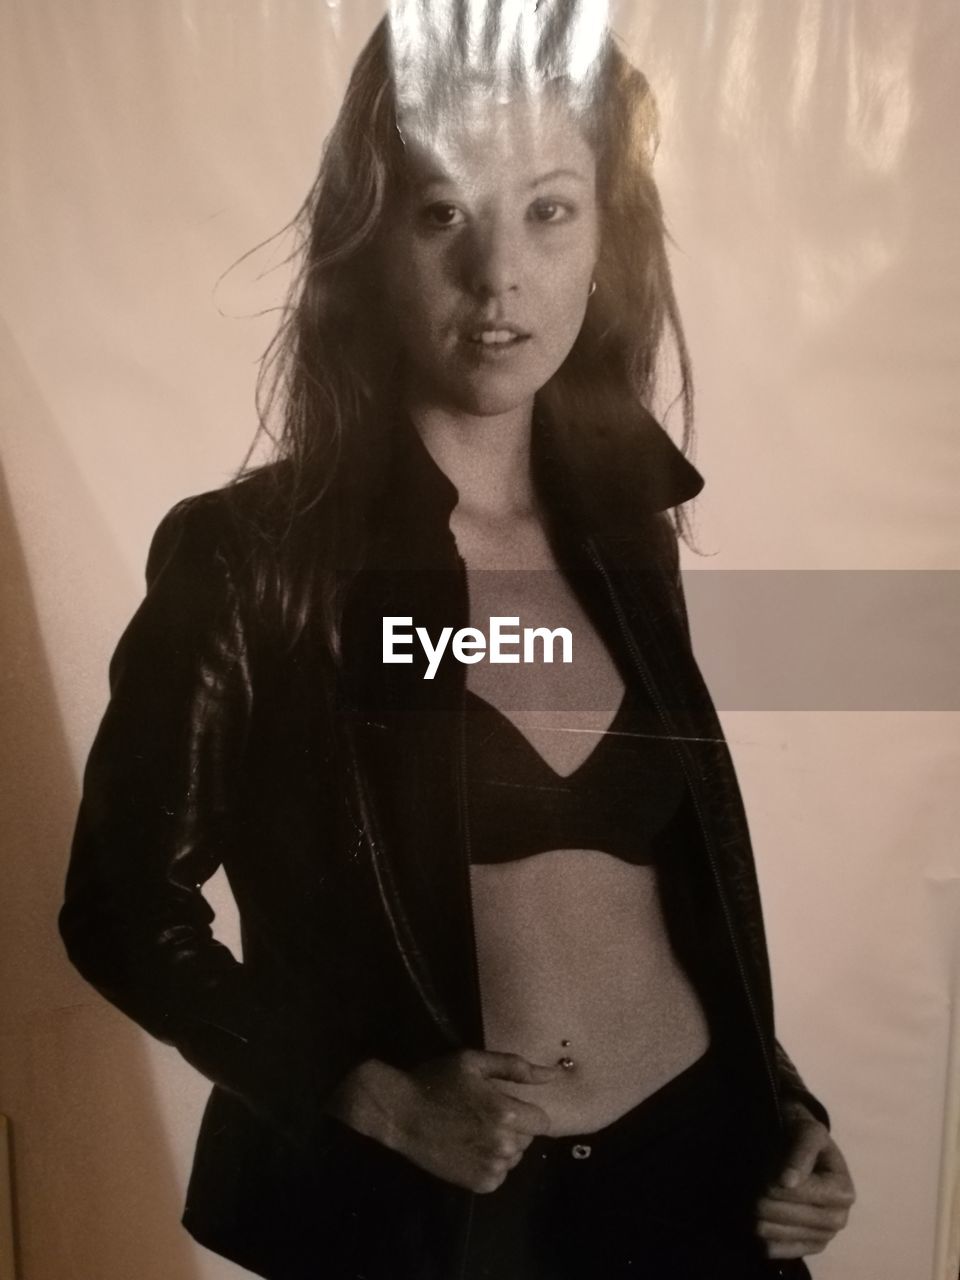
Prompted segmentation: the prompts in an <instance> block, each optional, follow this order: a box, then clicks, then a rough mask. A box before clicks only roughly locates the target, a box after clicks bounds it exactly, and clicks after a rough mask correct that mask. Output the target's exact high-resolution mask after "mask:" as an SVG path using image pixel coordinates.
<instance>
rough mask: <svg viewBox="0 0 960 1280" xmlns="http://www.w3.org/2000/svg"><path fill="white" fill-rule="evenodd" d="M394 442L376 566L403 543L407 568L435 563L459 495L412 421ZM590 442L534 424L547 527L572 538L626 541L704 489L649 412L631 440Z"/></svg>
mask: <svg viewBox="0 0 960 1280" xmlns="http://www.w3.org/2000/svg"><path fill="white" fill-rule="evenodd" d="M391 437H392V440H393V449H392V456H391V459H390V463H389V465H388V467H387V468H386V474H385V483H384V487H383V493H382V501H381V503H380V510H379V511H378V513H377V525H378V528H379V529H380V532H381V536H380V537H379V538H378V539H377V545H378V548H379V554H378V556H377V560H378V561H379V562H380V563H381V564H382V563H384V558H385V560H386V562H391V561H393V560H394V557H395V555H396V554H397V553H399V552H400V548H399V547H398V546H397V545H396V544H395V542H394V539H396V538H398V537H399V538H401V539H402V541H403V549H402V550H403V559H404V560H405V561H406V562H407V563H411V562H412V563H414V564H421V565H422V564H425V563H431V562H434V561H435V557H436V550H437V542H436V539H437V538H438V537H440V538H443V537H444V534H446V539H445V540H448V541H449V544H450V546H451V547H452V544H453V537H452V534H450V533H449V520H450V514H451V512H452V511H453V509H454V507H455V506H456V505H457V502H458V500H459V493H458V491H457V488H456V486H455V485H454V484H453V482H452V481H451V480H450V479H449V478H448V477H447V476H446V474H445V473H444V472H443V471H442V470H441V468H440V467H439V466H438V465H437V463H436V462H435V461H434V460H433V458H432V456H431V455H430V452H429V450H428V449H427V447H426V445H425V444H424V443H423V441H422V440H421V438H420V434H419V432H418V431H417V430H416V428H415V427H414V425H413V423H412V422H411V420H410V419H409V417H407V415H405V414H401V415H398V417H397V420H396V423H395V429H394V431H393V432H392V433H391ZM585 437H586V433H583V435H582V436H581V437H580V439H578V440H577V441H575V442H573V443H568V442H567V441H565V440H564V438H563V435H562V434H561V432H559V431H558V430H557V429H555V428H554V427H553V426H552V425H551V423H550V422H549V421H548V420H547V419H546V418H545V417H544V416H542V415H538V414H535V416H534V423H533V439H532V444H531V459H532V467H533V474H534V484H535V485H536V488H537V491H538V494H539V495H540V497H541V499H542V501H543V504H544V507H545V510H546V511H547V513H548V515H549V517H550V519H551V520H552V521H553V522H554V524H555V525H557V526H558V527H562V528H563V530H564V531H565V532H567V533H568V534H569V532H571V531H576V532H577V533H579V535H580V536H582V537H589V536H591V535H599V536H601V537H602V536H618V537H623V536H629V535H630V534H631V533H634V532H636V530H637V528H638V526H639V525H640V524H641V523H642V522H643V517H645V516H650V515H653V514H655V513H656V512H661V511H666V510H669V509H670V508H672V507H677V506H680V505H681V504H682V503H684V502H688V501H689V500H690V499H691V498H693V497H695V496H696V495H697V494H698V493H699V492H700V491H701V489H702V488H703V484H704V481H703V477H702V476H701V474H700V472H699V471H698V470H697V469H696V467H694V466H693V464H692V463H691V462H689V461H688V459H687V458H686V457H685V456H684V454H683V453H682V452H681V450H680V449H679V448H678V447H677V446H676V445H675V444H674V442H673V441H672V440H671V438H670V436H669V435H668V434H667V432H666V431H665V430H664V429H663V427H661V426H660V424H659V423H658V422H657V421H656V419H655V418H654V417H653V416H652V415H651V414H649V413H647V412H646V410H644V409H641V408H638V413H637V421H636V429H635V430H634V431H632V432H631V433H630V435H629V437H627V438H619V439H616V440H612V439H611V438H610V437H605V438H603V439H593V440H590V441H589V444H590V447H589V449H585V448H583V441H584V439H585Z"/></svg>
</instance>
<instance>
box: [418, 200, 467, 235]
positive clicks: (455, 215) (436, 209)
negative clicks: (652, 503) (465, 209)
mask: <svg viewBox="0 0 960 1280" xmlns="http://www.w3.org/2000/svg"><path fill="white" fill-rule="evenodd" d="M421 217H422V218H423V221H424V222H425V223H426V224H427V226H428V227H433V228H439V229H441V230H442V229H444V228H446V227H456V226H458V225H459V224H460V223H461V222H462V221H463V214H462V212H461V211H460V210H459V209H458V208H457V206H456V205H455V204H445V203H443V202H441V201H437V202H436V203H435V204H430V205H427V207H426V208H425V209H424V210H423V212H422V214H421Z"/></svg>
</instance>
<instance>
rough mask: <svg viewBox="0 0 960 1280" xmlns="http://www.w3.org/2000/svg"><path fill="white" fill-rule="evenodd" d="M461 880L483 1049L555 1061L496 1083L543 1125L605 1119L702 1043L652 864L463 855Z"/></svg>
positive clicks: (559, 1128) (684, 1062)
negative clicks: (520, 1079) (470, 860)
mask: <svg viewBox="0 0 960 1280" xmlns="http://www.w3.org/2000/svg"><path fill="white" fill-rule="evenodd" d="M471 884H472V893H473V911H474V928H475V933H476V942H477V958H478V962H479V973H480V990H481V997H482V1005H483V1022H484V1042H485V1047H486V1048H487V1049H490V1050H502V1051H504V1052H509V1053H519V1054H521V1055H522V1056H523V1057H525V1058H527V1059H529V1060H530V1061H532V1062H537V1063H542V1064H545V1065H553V1064H556V1063H558V1062H559V1061H560V1060H561V1059H564V1060H565V1061H566V1067H565V1068H564V1069H563V1070H562V1071H561V1072H559V1073H558V1076H557V1079H556V1080H555V1081H554V1082H551V1083H549V1084H538V1085H520V1084H513V1083H509V1084H508V1083H506V1082H505V1083H504V1090H505V1092H509V1093H511V1094H513V1095H514V1096H516V1097H519V1098H526V1099H529V1100H530V1101H531V1102H535V1103H536V1104H537V1105H538V1106H540V1107H542V1108H543V1110H544V1111H545V1112H546V1113H547V1115H548V1116H549V1117H550V1121H551V1133H553V1134H556V1135H564V1134H573V1133H592V1132H595V1131H596V1130H597V1129H600V1128H603V1127H604V1126H605V1125H608V1124H611V1123H612V1122H613V1121H614V1120H616V1119H618V1118H619V1117H620V1116H622V1115H624V1114H625V1113H626V1112H627V1111H629V1110H630V1109H631V1108H632V1107H635V1106H636V1105H637V1104H638V1103H639V1102H641V1101H642V1100H643V1099H644V1098H646V1097H648V1096H649V1095H650V1094H652V1093H654V1092H655V1091H656V1090H657V1089H658V1088H660V1086H661V1085H664V1084H666V1083H667V1081H668V1080H670V1079H672V1078H673V1077H674V1076H676V1075H678V1074H679V1073H680V1072H681V1071H683V1070H684V1068H686V1067H688V1066H690V1065H691V1064H692V1063H693V1062H695V1061H696V1060H697V1058H699V1057H701V1056H702V1054H703V1053H704V1052H705V1051H706V1049H707V1047H708V1045H709V1041H710V1037H709V1031H708V1028H707V1021H706V1017H705V1015H704V1012H703V1008H702V1006H701V1003H700V1000H699V998H698V996H697V994H696V992H695V990H694V988H693V987H692V985H691V983H690V981H689V979H688V977H687V976H686V974H685V972H684V971H683V969H682V967H681V966H680V964H679V963H678V961H677V959H676V957H675V955H674V953H673V949H672V948H671V945H670V941H669V938H668V936H667V931H666V922H665V920H664V916H663V910H662V906H661V902H660V894H659V891H658V887H657V879H656V871H655V868H654V867H653V866H649V865H647V866H633V865H631V864H628V863H626V862H624V861H622V860H620V859H618V858H614V857H611V856H610V855H609V854H606V853H600V852H597V851H595V850H589V849H556V850H552V851H550V852H547V853H538V854H534V855H532V856H530V857H525V858H521V859H519V860H517V861H513V862H507V863H497V864H493V865H480V866H474V867H472V868H471ZM571 1064H572V1065H571Z"/></svg>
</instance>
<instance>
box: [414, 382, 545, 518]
mask: <svg viewBox="0 0 960 1280" xmlns="http://www.w3.org/2000/svg"><path fill="white" fill-rule="evenodd" d="M532 413H533V406H532V404H526V405H521V406H519V407H518V408H516V409H512V410H510V411H509V412H508V413H504V414H497V415H492V416H489V417H476V416H473V415H469V414H462V413H451V412H450V411H448V410H445V409H441V408H436V407H434V406H414V407H412V408H411V410H410V417H411V419H412V421H413V424H414V426H415V427H416V429H417V431H418V432H419V434H420V438H421V440H422V441H423V443H424V445H425V447H426V449H427V451H428V452H429V453H430V456H431V457H432V458H433V460H434V462H435V463H436V464H437V466H438V467H439V468H440V470H441V471H443V473H444V474H445V475H446V476H447V478H448V479H449V480H450V481H451V483H452V484H454V485H455V486H456V488H457V491H458V493H459V495H460V497H459V504H458V505H459V509H460V511H461V513H463V514H469V515H475V516H480V517H485V518H487V519H509V518H511V517H516V516H526V515H529V514H530V512H531V511H532V510H533V509H534V506H535V502H534V491H533V481H532V477H531V473H530V435H531V422H532Z"/></svg>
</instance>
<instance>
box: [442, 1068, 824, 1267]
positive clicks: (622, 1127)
mask: <svg viewBox="0 0 960 1280" xmlns="http://www.w3.org/2000/svg"><path fill="white" fill-rule="evenodd" d="M757 1116H758V1109H757V1108H756V1107H755V1106H754V1105H752V1101H751V1099H750V1098H749V1097H747V1096H745V1095H744V1093H743V1091H742V1090H738V1088H737V1077H736V1073H735V1071H733V1070H732V1069H731V1068H730V1067H728V1066H727V1065H726V1064H725V1062H724V1058H723V1056H722V1054H721V1053H720V1052H719V1051H718V1050H716V1049H711V1050H710V1051H708V1053H707V1054H705V1055H704V1056H703V1057H702V1058H700V1059H699V1060H698V1061H697V1062H695V1063H694V1064H693V1065H692V1066H690V1067H688V1068H687V1069H686V1070H685V1071H683V1072H682V1073H681V1074H680V1075H678V1076H676V1077H675V1078H674V1079H673V1080H670V1081H669V1082H668V1083H667V1084H666V1085H664V1086H663V1088H661V1089H659V1090H657V1091H656V1093H654V1094H652V1095H651V1096H650V1097H649V1098H647V1099H645V1100H644V1101H643V1102H642V1103H640V1105H639V1106H637V1107H635V1108H633V1110H631V1111H629V1112H628V1113H627V1114H626V1115H624V1116H622V1117H621V1118H620V1119H619V1120H617V1121H615V1122H614V1123H613V1124H611V1125H609V1126H608V1127H607V1128H605V1129H601V1130H600V1131H599V1132H597V1133H592V1134H582V1135H575V1136H572V1137H565V1138H537V1139H535V1140H534V1141H533V1143H532V1144H531V1145H530V1147H529V1148H528V1149H527V1151H526V1153H525V1155H524V1157H523V1159H522V1160H521V1162H520V1164H519V1165H518V1166H517V1167H516V1169H514V1170H513V1171H512V1172H511V1173H510V1174H509V1175H508V1177H507V1180H506V1182H505V1183H504V1184H503V1185H502V1186H501V1187H500V1188H499V1189H498V1190H497V1191H495V1192H493V1193H491V1194H489V1195H478V1196H475V1197H474V1205H473V1217H472V1222H471V1228H470V1236H469V1246H468V1265H467V1269H466V1271H465V1273H464V1280H574V1277H576V1280H584V1277H597V1280H628V1278H629V1280H776V1278H778V1277H782V1278H783V1280H786V1278H787V1277H789V1278H790V1280H801V1278H803V1277H806V1280H809V1275H810V1273H809V1271H808V1270H807V1268H806V1266H805V1265H804V1263H803V1262H802V1261H801V1260H796V1261H791V1262H771V1261H769V1260H767V1259H766V1257H765V1255H764V1252H763V1247H762V1243H761V1241H760V1240H759V1238H758V1237H757V1236H756V1234H755V1229H754V1228H755V1214H754V1202H755V1200H756V1198H757V1196H758V1195H759V1194H760V1191H761V1188H762V1186H763V1184H764V1181H765V1179H766V1178H767V1176H768V1174H769V1172H770V1170H771V1169H772V1168H773V1166H774V1161H775V1157H776V1152H775V1149H774V1142H775V1138H774V1136H773V1135H771V1134H769V1133H765V1132H764V1128H763V1125H762V1123H761V1122H760V1121H759V1120H758V1118H757Z"/></svg>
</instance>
